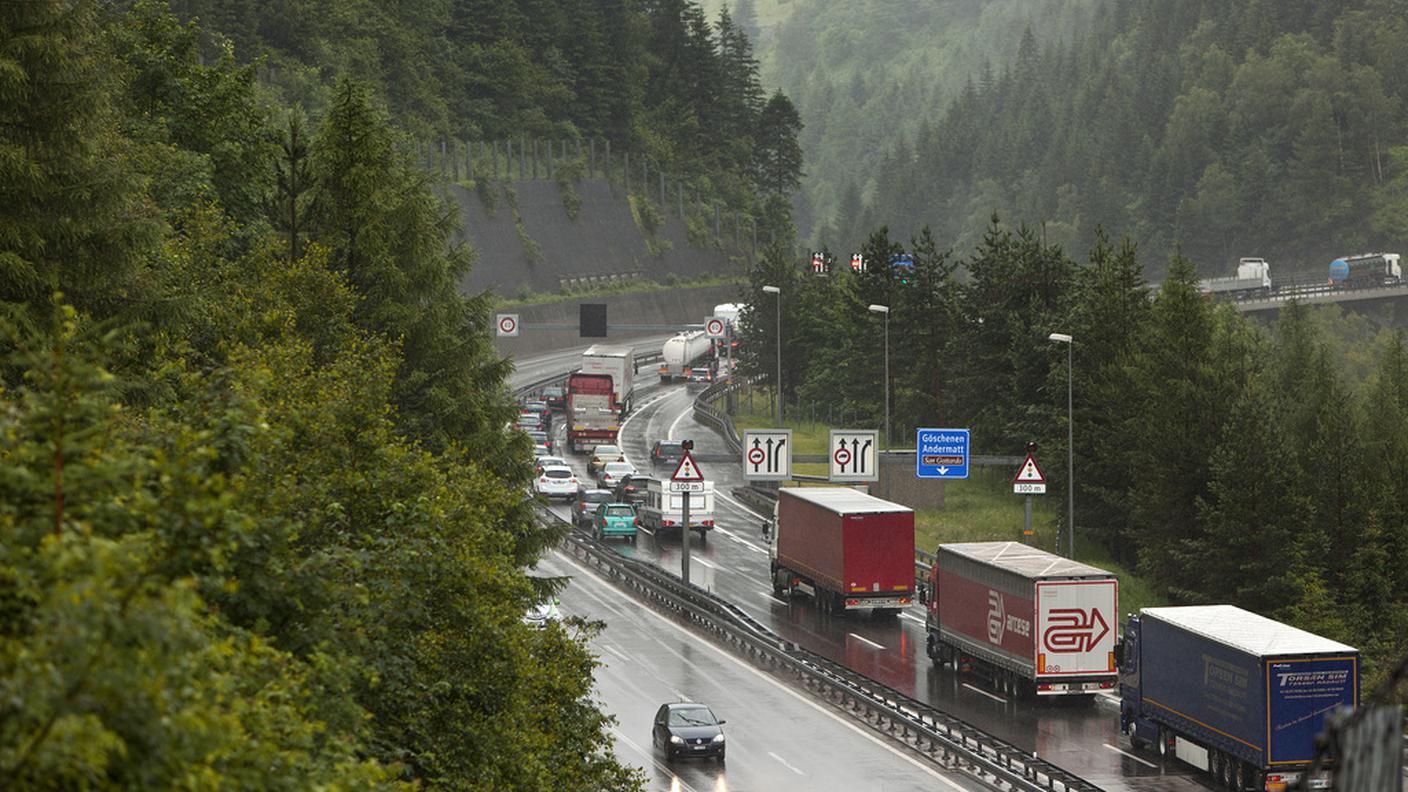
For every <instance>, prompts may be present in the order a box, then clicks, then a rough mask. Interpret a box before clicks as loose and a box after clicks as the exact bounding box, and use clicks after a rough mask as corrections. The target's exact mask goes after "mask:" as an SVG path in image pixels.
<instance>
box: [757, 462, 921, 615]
mask: <svg viewBox="0 0 1408 792" xmlns="http://www.w3.org/2000/svg"><path fill="white" fill-rule="evenodd" d="M773 525H774V530H773V532H772V537H771V544H770V546H769V557H770V558H771V560H772V565H771V567H772V586H773V590H774V591H775V592H777V593H778V594H779V595H786V594H790V593H794V592H801V593H804V594H809V595H811V596H812V597H813V598H815V599H816V602H817V607H818V608H820V609H821V611H822V612H823V613H840V612H844V611H848V610H865V609H868V610H872V611H874V612H875V613H876V614H879V615H889V614H896V613H899V611H900V609H902V608H904V607H905V606H906V605H909V604H910V603H911V602H913V601H914V511H913V510H912V509H910V508H909V507H908V506H901V505H900V504H898V503H891V502H889V501H887V500H881V499H880V498H876V497H874V496H871V495H867V494H865V493H864V492H860V491H858V490H853V489H849V488H846V487H784V488H782V489H780V490H778V498H777V506H776V507H775V511H774V512H773Z"/></svg>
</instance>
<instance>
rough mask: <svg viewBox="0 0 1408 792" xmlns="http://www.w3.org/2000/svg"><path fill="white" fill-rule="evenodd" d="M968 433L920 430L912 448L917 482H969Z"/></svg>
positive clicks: (966, 431)
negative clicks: (967, 479) (941, 480)
mask: <svg viewBox="0 0 1408 792" xmlns="http://www.w3.org/2000/svg"><path fill="white" fill-rule="evenodd" d="M968 439H969V432H968V430H967V429H920V430H918V436H917V438H916V441H915V446H914V475H915V476H917V477H918V478H937V479H966V478H968Z"/></svg>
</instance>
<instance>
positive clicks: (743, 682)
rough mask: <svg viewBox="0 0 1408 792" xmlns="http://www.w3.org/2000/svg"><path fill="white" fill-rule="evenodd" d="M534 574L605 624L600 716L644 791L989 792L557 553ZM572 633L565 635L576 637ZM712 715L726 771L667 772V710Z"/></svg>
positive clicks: (700, 767) (706, 765) (599, 649)
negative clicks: (723, 744)
mask: <svg viewBox="0 0 1408 792" xmlns="http://www.w3.org/2000/svg"><path fill="white" fill-rule="evenodd" d="M537 572H539V573H542V574H548V575H563V576H570V577H571V578H572V582H571V584H570V585H569V586H568V587H567V589H566V590H565V591H564V592H563V593H562V595H561V599H562V606H561V610H562V611H563V615H564V616H568V617H571V616H580V617H582V618H585V619H592V620H601V621H604V622H606V623H607V625H608V626H607V628H606V629H605V630H604V631H603V632H602V633H601V634H600V635H598V636H597V637H596V638H595V639H594V640H593V642H592V645H593V648H594V650H595V652H596V653H597V654H598V655H599V657H600V658H601V663H602V665H601V666H600V667H599V668H597V670H596V672H595V678H596V686H597V695H598V698H599V701H600V704H601V706H602V708H603V709H604V710H605V711H606V712H609V713H610V714H612V715H613V716H615V718H616V721H617V723H616V725H615V727H614V728H613V736H614V738H615V752H616V755H617V757H618V758H619V759H620V760H621V761H623V762H626V763H628V764H631V765H635V766H637V767H640V768H642V769H643V770H644V772H645V775H646V778H647V785H646V786H647V788H648V789H652V790H680V791H681V792H689V791H690V790H696V791H697V792H725V791H727V792H750V791H752V790H758V791H759V792H761V791H762V790H786V789H805V790H808V792H827V791H828V790H835V792H852V791H853V790H857V789H864V790H888V791H890V792H907V791H909V790H912V791H913V792H920V790H930V791H932V790H952V791H953V792H963V791H967V790H973V791H976V790H982V789H985V787H984V786H983V785H981V784H979V783H977V782H975V781H973V780H972V779H969V778H967V777H965V776H962V775H960V774H957V773H946V772H943V771H940V770H938V769H937V768H934V767H932V766H931V765H929V764H928V763H927V762H924V761H922V760H919V759H916V758H914V757H913V756H911V755H909V754H907V753H905V752H904V751H902V750H901V749H898V748H896V747H893V746H892V745H891V744H889V743H888V742H887V741H885V740H883V739H882V738H880V737H878V736H876V735H874V734H871V733H870V732H869V731H868V730H867V729H865V728H864V727H862V726H860V725H857V724H856V723H855V722H854V721H853V720H852V719H851V718H849V717H847V716H845V715H844V714H841V713H839V712H837V711H836V710H833V709H831V708H830V707H828V706H827V705H825V704H822V703H820V702H817V701H815V700H814V699H812V698H811V697H810V696H808V695H806V694H805V693H801V692H798V691H797V690H795V689H794V688H793V687H792V686H790V685H788V684H786V683H784V682H781V681H779V680H777V679H775V678H774V677H772V676H770V675H768V674H765V673H763V672H762V671H759V670H757V669H756V668H754V667H753V666H752V665H750V664H748V663H747V662H745V661H743V660H740V659H738V658H737V657H735V656H734V655H732V654H730V653H729V652H727V651H726V650H724V649H721V648H719V647H717V646H715V645H714V644H713V643H712V642H711V641H709V639H708V638H705V637H703V636H700V635H697V634H695V633H694V632H692V631H690V630H688V629H687V628H685V627H683V626H680V625H679V624H677V623H676V622H674V621H673V620H671V619H669V618H666V617H665V616H662V615H660V614H658V613H656V612H655V611H653V610H651V609H649V608H642V607H640V605H639V603H638V602H636V601H635V600H634V599H632V598H631V597H630V596H629V595H627V594H624V593H622V592H621V591H620V590H619V589H617V588H615V587H614V586H612V585H611V584H610V583H609V582H607V581H605V580H603V579H602V578H600V577H598V576H597V575H596V573H594V572H593V571H591V570H589V569H587V568H585V567H583V566H580V565H578V564H577V563H576V562H575V561H574V560H573V559H571V558H569V557H567V556H565V555H562V554H559V553H553V554H551V555H549V556H548V557H546V558H544V559H543V560H542V561H541V562H540V563H539V565H538V569H537ZM569 629H570V627H569ZM681 699H688V700H691V701H700V702H704V703H706V704H708V705H709V707H710V708H711V709H712V710H713V711H714V713H715V715H716V716H718V717H719V718H721V719H723V720H726V721H727V724H725V726H724V733H725V735H726V737H727V741H728V742H727V745H728V748H727V756H728V758H727V761H726V763H724V764H722V765H721V764H719V763H716V762H715V761H714V760H713V759H697V760H679V759H676V760H673V761H671V762H668V763H667V762H666V761H665V759H664V756H663V754H662V753H661V752H660V751H659V749H658V748H655V747H654V746H652V744H651V719H652V716H653V715H654V714H655V710H656V708H657V707H659V706H660V705H661V704H663V703H665V702H668V701H678V700H681Z"/></svg>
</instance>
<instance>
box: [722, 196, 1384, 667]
mask: <svg viewBox="0 0 1408 792" xmlns="http://www.w3.org/2000/svg"><path fill="white" fill-rule="evenodd" d="M902 251H908V252H909V253H910V254H911V256H912V257H913V260H914V267H913V271H912V273H910V272H906V271H904V270H897V271H891V270H890V269H889V268H888V267H886V266H884V265H880V266H876V265H874V264H873V262H888V261H889V260H890V257H891V256H894V255H896V254H898V253H900V252H902ZM862 252H863V254H864V257H865V261H867V262H872V264H870V265H868V266H867V267H866V269H865V271H864V272H860V273H856V272H853V271H852V270H851V268H850V267H849V266H847V265H848V263H849V261H850V256H849V255H843V256H840V257H837V261H838V265H836V266H833V267H832V268H831V270H830V272H829V273H828V274H827V275H826V276H824V277H819V276H816V275H814V274H812V273H811V270H810V267H807V268H801V267H799V266H798V262H796V260H795V259H794V257H792V256H791V255H790V254H789V252H788V251H785V250H782V249H779V248H774V249H772V250H771V251H769V253H768V255H767V256H766V257H765V258H764V260H763V261H762V262H761V263H760V265H759V266H758V267H757V268H756V269H755V270H754V271H753V273H752V274H751V277H750V287H749V288H750V290H749V294H748V295H747V297H746V299H747V304H748V305H749V306H750V307H749V309H748V310H746V311H745V312H744V315H743V320H742V321H743V326H744V329H745V332H746V343H745V344H743V345H741V346H740V349H742V350H743V354H742V355H741V360H742V361H743V363H744V365H745V369H746V370H747V371H749V372H751V373H753V374H757V375H759V376H761V377H764V378H766V379H768V380H771V379H772V378H773V376H774V375H773V373H772V372H773V366H774V362H773V361H774V356H775V355H776V350H777V346H776V344H777V343H778V341H777V339H776V335H777V333H776V331H775V330H774V327H775V326H776V322H777V321H778V317H777V314H776V311H777V307H776V306H777V305H778V303H779V302H780V303H781V310H782V313H783V315H782V318H781V327H782V328H783V329H782V338H781V343H782V344H783V345H784V346H783V348H784V350H785V352H786V354H785V355H784V356H783V362H782V380H783V389H784V394H785V397H786V399H787V402H788V403H789V404H798V403H801V404H808V403H810V404H817V403H821V404H826V405H828V406H829V407H830V408H832V409H834V410H835V412H837V413H842V412H845V413H848V414H850V415H852V416H861V417H860V418H858V419H856V420H855V421H854V424H855V425H858V426H876V427H878V426H881V425H882V421H883V418H884V414H885V411H884V401H883V399H884V396H883V394H884V390H883V388H882V385H881V383H883V382H884V371H885V369H884V366H885V354H884V351H885V347H884V335H883V333H884V327H883V325H882V321H883V320H882V319H880V318H878V317H877V316H876V315H875V314H873V313H870V312H869V311H868V310H867V306H869V305H874V304H879V305H887V306H889V307H890V314H889V324H890V327H889V337H890V356H891V364H890V366H891V368H890V370H891V383H890V394H891V401H892V405H891V410H892V414H893V418H892V420H893V421H894V427H893V434H894V437H895V438H896V441H895V442H896V445H897V447H901V448H905V447H913V446H912V445H910V443H912V442H913V440H912V438H913V437H914V431H915V429H916V428H918V427H967V428H970V429H971V430H972V438H973V440H972V442H973V449H974V451H973V453H975V454H998V455H1013V454H1020V453H1022V451H1023V449H1024V448H1025V447H1026V444H1027V443H1028V442H1033V441H1034V442H1037V443H1038V444H1039V446H1040V448H1041V449H1042V456H1041V458H1042V459H1044V460H1065V459H1066V449H1067V444H1066V437H1067V405H1066V398H1067V378H1068V377H1071V383H1070V387H1071V389H1072V392H1073V415H1074V423H1073V424H1072V425H1071V426H1072V429H1073V431H1072V434H1073V436H1074V460H1075V464H1074V467H1075V499H1074V505H1075V526H1076V536H1077V539H1078V543H1086V542H1098V543H1099V544H1100V545H1102V546H1103V547H1104V548H1105V550H1107V551H1108V557H1111V558H1114V559H1116V561H1118V562H1119V563H1121V564H1123V565H1126V566H1127V567H1129V568H1133V569H1137V570H1138V571H1139V572H1140V573H1141V574H1142V575H1143V576H1145V577H1146V578H1147V579H1148V580H1149V581H1150V582H1151V583H1152V584H1153V585H1154V586H1155V587H1156V588H1157V590H1158V591H1159V592H1160V593H1161V594H1162V595H1163V596H1165V597H1167V598H1168V599H1169V600H1170V601H1171V602H1173V603H1175V604H1213V603H1230V604H1235V605H1239V606H1241V607H1244V608H1247V609H1249V610H1253V611H1256V612H1259V613H1262V614H1264V615H1266V616H1270V617H1272V618H1277V619H1281V620H1284V621H1286V622H1288V623H1291V624H1294V625H1296V626H1298V627H1301V628H1302V629H1306V630H1310V631H1312V632H1316V633H1319V634H1322V635H1325V636H1328V637H1331V638H1335V639H1338V640H1341V641H1343V642H1345V643H1348V644H1350V645H1353V646H1357V647H1359V648H1360V650H1361V651H1362V652H1363V653H1364V657H1365V661H1366V666H1367V667H1368V669H1369V671H1370V674H1371V676H1370V679H1368V680H1366V683H1365V686H1364V689H1365V690H1366V691H1368V690H1370V689H1372V684H1371V682H1372V680H1375V679H1382V678H1383V677H1384V676H1385V675H1386V673H1387V672H1388V671H1390V670H1391V668H1392V665H1393V664H1396V663H1397V662H1399V661H1402V660H1403V659H1404V658H1403V656H1402V655H1403V650H1404V647H1405V646H1408V593H1405V592H1408V489H1406V488H1405V487H1404V486H1403V481H1402V471H1403V470H1404V469H1405V465H1408V334H1405V332H1404V331H1402V330H1379V329H1376V328H1375V326H1374V324H1373V323H1371V322H1370V321H1368V320H1366V319H1364V318H1363V317H1356V316H1355V315H1353V314H1345V313H1342V312H1341V311H1340V310H1339V309H1338V308H1334V307H1328V308H1314V309H1312V308H1310V307H1307V306H1304V305H1300V304H1297V303H1294V302H1292V303H1290V304H1288V305H1287V306H1286V307H1285V308H1284V309H1282V310H1281V311H1280V312H1279V317H1278V318H1277V319H1276V320H1275V321H1274V323H1271V324H1260V323H1257V322H1255V321H1253V320H1250V319H1248V318H1246V317H1245V316H1244V315H1242V314H1239V313H1238V312H1237V311H1236V309H1235V306H1234V305H1233V304H1231V303H1219V302H1213V301H1210V300H1209V299H1208V298H1207V297H1205V296H1204V295H1203V294H1202V293H1201V292H1200V291H1199V289H1198V286H1197V279H1198V276H1197V273H1196V272H1195V270H1194V267H1193V265H1192V263H1191V262H1189V261H1188V260H1187V259H1183V258H1176V259H1175V260H1174V261H1173V262H1172V263H1171V265H1170V266H1169V272H1168V276H1167V278H1166V279H1165V280H1164V281H1163V283H1162V284H1161V285H1160V287H1159V288H1158V289H1157V291H1156V292H1155V291H1154V290H1153V289H1152V288H1151V287H1150V285H1149V283H1148V281H1147V279H1146V276H1145V272H1144V271H1145V265H1144V261H1145V260H1146V259H1147V258H1148V256H1147V255H1146V254H1145V253H1144V252H1143V251H1142V250H1140V249H1138V247H1137V246H1136V245H1135V244H1134V243H1133V242H1131V241H1130V240H1128V239H1127V238H1126V239H1124V240H1120V241H1114V240H1111V239H1108V238H1106V237H1105V236H1104V235H1103V234H1102V233H1097V237H1096V242H1095V244H1094V245H1093V246H1092V248H1091V249H1090V251H1089V253H1088V255H1087V256H1085V257H1083V258H1082V260H1079V261H1078V260H1076V259H1073V258H1072V257H1070V256H1069V255H1067V254H1066V253H1065V252H1063V249H1062V247H1061V246H1060V245H1057V244H1055V243H1052V242H1043V241H1042V239H1041V237H1040V233H1039V231H1037V230H1036V229H1033V228H1031V227H1029V226H1016V227H1013V226H1009V225H1006V224H1004V223H1002V222H1001V221H999V220H998V219H997V218H996V217H993V218H990V219H989V224H988V227H987V230H986V231H985V233H984V235H983V238H982V240H981V241H980V243H979V244H978V247H977V250H976V251H975V252H974V253H973V254H972V255H971V256H968V257H958V256H955V255H953V254H952V253H950V252H948V251H947V250H945V249H944V248H942V247H941V246H940V245H939V244H938V242H937V241H936V239H935V238H934V235H933V234H931V233H930V232H929V231H928V230H927V229H924V230H922V231H921V232H920V233H919V234H918V235H917V236H916V237H914V238H912V239H909V240H907V241H901V240H900V239H898V238H896V237H893V236H891V234H890V232H889V230H888V229H886V228H881V229H879V230H877V231H875V232H873V233H872V234H870V235H869V237H868V238H867V240H866V242H865V244H864V245H863V246H862ZM960 271H963V272H966V273H967V277H966V278H964V279H960V278H959V277H958V273H959V272H960ZM764 285H773V286H778V287H779V288H780V289H781V290H782V296H781V299H780V300H779V299H776V298H775V297H774V296H773V295H771V294H765V293H763V292H762V287H763V286H764ZM1053 332H1056V333H1065V334H1068V335H1070V336H1072V337H1073V339H1074V340H1073V342H1072V344H1073V346H1072V348H1071V349H1070V350H1069V352H1070V354H1071V362H1070V367H1069V369H1068V367H1067V353H1068V349H1067V348H1066V346H1064V345H1062V344H1058V343H1053V342H1052V341H1050V340H1048V335H1049V334H1050V333H1053ZM789 409H793V408H790V407H789ZM905 438H910V439H909V440H906V439H905ZM1044 472H1045V474H1046V477H1047V480H1048V482H1050V485H1051V488H1050V490H1049V492H1050V493H1051V494H1050V495H1048V496H1047V497H1048V499H1050V500H1052V501H1053V502H1054V503H1055V504H1056V509H1055V512H1056V514H1057V515H1058V516H1059V519H1060V521H1061V522H1062V523H1064V522H1065V519H1064V518H1065V514H1066V506H1065V503H1066V498H1065V493H1066V487H1067V481H1068V480H1069V478H1068V476H1067V472H1066V470H1065V465H1064V464H1053V463H1048V464H1047V465H1046V466H1045V468H1044ZM930 549H932V548H930ZM1102 555H1103V554H1102Z"/></svg>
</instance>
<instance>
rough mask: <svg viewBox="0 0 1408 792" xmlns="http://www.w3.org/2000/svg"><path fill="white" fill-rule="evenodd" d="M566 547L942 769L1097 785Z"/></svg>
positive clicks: (712, 600)
mask: <svg viewBox="0 0 1408 792" xmlns="http://www.w3.org/2000/svg"><path fill="white" fill-rule="evenodd" d="M539 515H540V517H541V518H542V519H544V520H549V521H553V522H556V523H565V522H567V521H566V520H565V519H564V518H562V517H560V516H558V515H557V514H554V513H553V512H552V511H551V510H549V509H547V508H540V510H539ZM566 545H567V549H568V550H569V552H571V553H572V555H573V556H574V557H576V558H577V559H579V560H581V561H583V562H584V563H587V564H590V565H592V566H593V567H595V568H596V569H597V570H599V571H600V572H602V573H603V574H605V575H606V576H607V577H609V578H611V579H612V580H613V581H614V582H615V583H616V584H617V585H620V586H622V587H624V588H626V589H629V590H631V591H633V592H634V593H635V594H637V595H638V596H640V597H641V598H643V599H646V600H648V601H650V602H653V603H654V604H655V605H656V606H657V607H660V608H662V609H664V610H666V611H669V612H672V613H674V614H675V615H676V616H677V617H679V618H681V619H683V620H685V621H687V622H689V623H690V624H692V625H693V626H695V627H697V628H700V629H702V630H704V631H706V632H709V633H711V634H712V635H713V636H714V637H715V638H716V639H718V640H720V641H722V642H724V643H727V644H729V645H731V646H732V647H733V648H734V649H735V650H736V651H738V652H739V653H740V654H742V655H744V656H745V657H747V658H748V659H750V660H752V661H753V662H754V663H756V664H757V665H759V666H762V667H763V668H765V669H767V670H769V671H772V672H773V673H776V674H779V675H782V676H787V677H791V678H793V679H796V680H797V681H799V682H800V683H801V684H802V685H803V686H804V687H805V688H806V689H808V690H809V691H811V692H813V693H814V694H816V695H818V696H820V697H822V698H824V699H826V700H827V701H828V702H830V703H831V704H832V705H834V706H836V707H837V708H839V709H843V710H845V711H846V712H848V713H849V714H851V715H852V716H853V717H856V718H858V719H860V720H863V721H865V722H866V723H867V724H868V725H869V726H871V727H872V728H873V729H875V730H877V731H880V732H883V733H886V734H888V735H889V736H891V737H893V738H895V739H898V740H900V741H902V742H904V743H905V744H907V745H908V746H909V747H911V748H912V749H914V750H915V751H917V752H918V753H920V754H922V755H924V756H926V757H927V758H929V759H930V760H931V761H933V762H935V763H937V764H939V765H940V766H942V767H945V768H948V769H966V770H968V771H970V772H972V773H974V774H976V775H977V776H978V777H979V778H981V779H982V780H984V781H986V782H988V783H992V784H994V785H999V786H1001V787H1002V788H1006V789H1011V790H1020V791H1021V792H1037V790H1061V791H1062V792H1066V791H1067V790H1069V791H1070V792H1085V791H1086V790H1090V791H1091V792H1094V791H1095V790H1098V789H1099V787H1097V786H1095V785H1093V784H1091V783H1089V782H1087V781H1085V780H1083V779H1081V778H1079V777H1077V776H1075V775H1072V774H1071V773H1068V772H1066V771H1065V770H1062V769H1061V768H1059V767H1056V766H1055V765H1052V764H1050V763H1049V762H1046V761H1045V760H1043V759H1040V758H1038V757H1035V756H1031V755H1029V754H1028V753H1027V752H1025V751H1023V750H1021V749H1019V748H1017V747H1016V746H1014V745H1012V744H1010V743H1008V742H1006V741H1004V740H1001V739H999V738H997V737H993V736H992V735H989V734H986V733H984V732H983V731H981V730H979V729H977V728H976V727H974V726H972V725H971V724H968V723H966V722H964V721H962V720H960V719H958V718H955V717H953V716H951V715H949V714H947V713H944V712H942V711H940V710H937V709H935V708H933V707H931V706H929V705H928V704H925V703H924V702H921V701H918V700H916V699H912V698H910V697H908V696H905V695H904V694H902V693H900V692H899V691H896V690H894V689H892V688H889V687H886V686H885V685H882V684H880V683H878V682H876V681H874V680H872V679H870V678H868V677H866V676H864V675H862V674H858V673H856V672H854V671H851V670H850V669H848V668H845V667H844V666H842V665H839V664H837V663H834V662H832V661H830V660H827V659H826V658H823V657H821V656H819V655H816V654H813V653H812V652H809V651H807V650H805V649H802V648H800V647H798V646H797V645H796V644H794V643H792V642H790V641H786V640H783V639H782V638H781V637H780V636H778V635H777V634H776V633H774V632H773V631H772V630H770V629H768V628H767V627H766V626H765V625H763V624H761V623H759V622H758V621H757V620H756V619H753V618H752V617H751V616H749V615H748V614H747V613H745V612H744V611H743V610H741V609H740V608H738V607H736V606H734V605H732V604H730V603H728V602H727V601H725V600H723V599H720V598H719V597H717V596H715V595H713V594H712V593H710V592H707V591H704V590H702V589H700V588H698V587H696V586H692V585H689V584H686V583H684V582H683V581H681V580H680V579H679V578H677V577H675V576H674V575H671V574H669V573H667V572H665V571H664V570H663V569H660V568H659V567H657V566H654V565H652V564H647V563H644V562H641V561H638V560H636V559H631V558H625V557H623V556H621V555H618V554H617V553H616V552H615V551H613V550H612V549H610V548H609V547H606V546H604V545H602V544H600V543H598V542H596V541H595V540H593V539H592V538H591V537H590V536H588V535H587V534H586V533H584V532H579V531H576V530H573V531H571V532H570V533H568V535H567V539H566Z"/></svg>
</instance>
